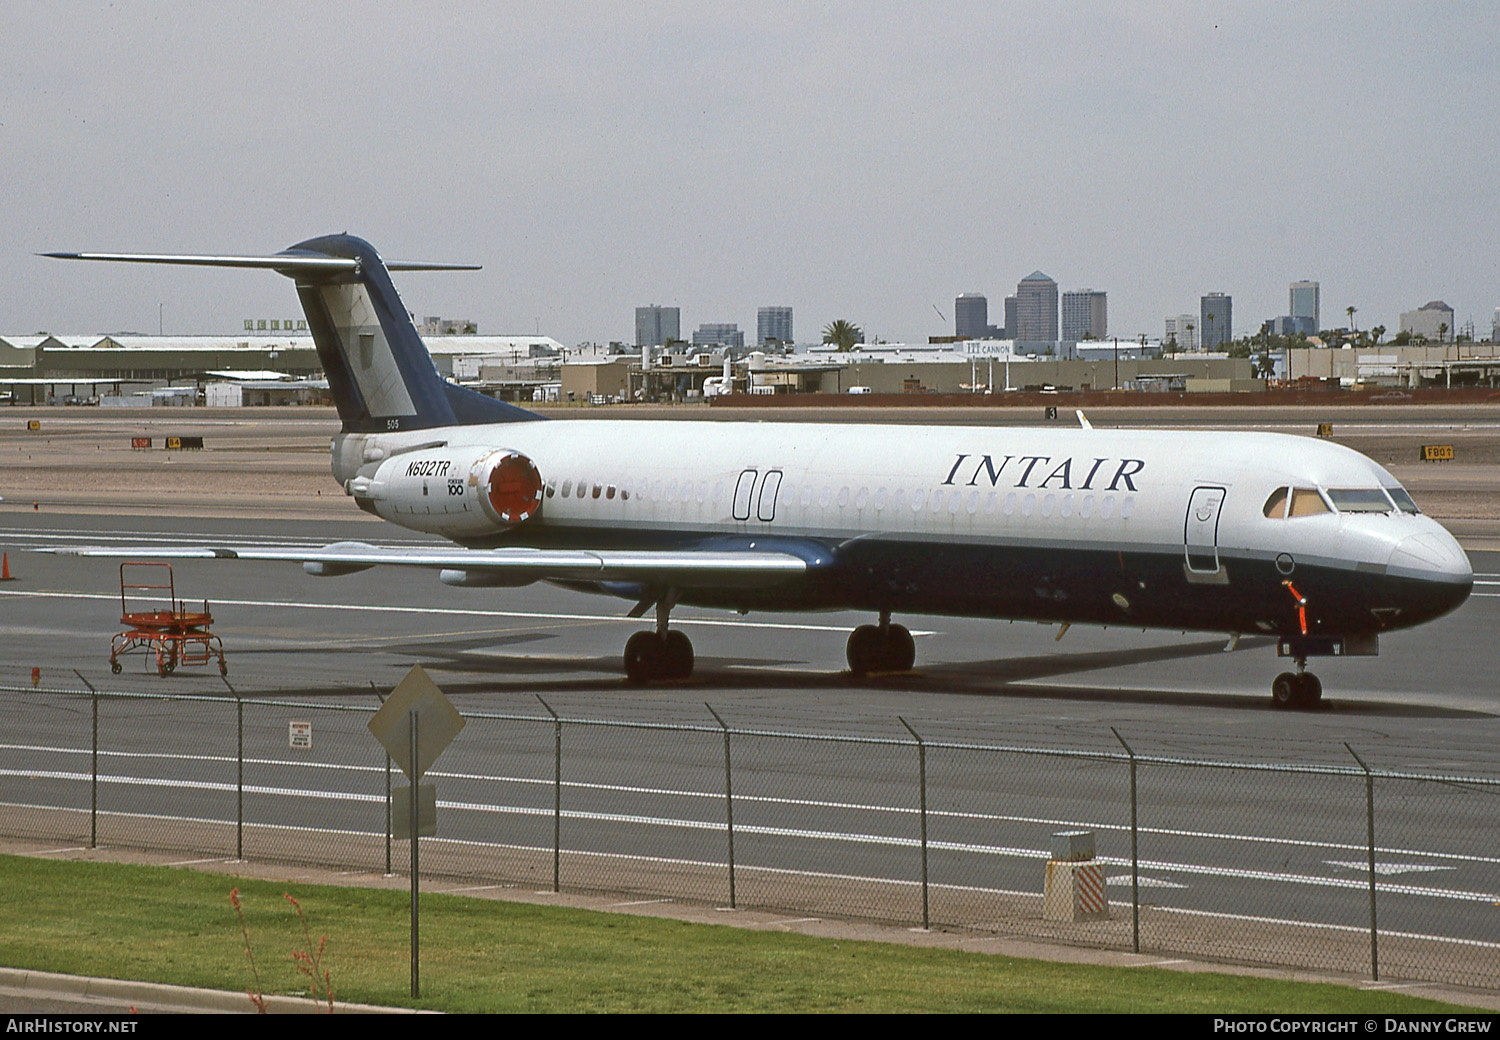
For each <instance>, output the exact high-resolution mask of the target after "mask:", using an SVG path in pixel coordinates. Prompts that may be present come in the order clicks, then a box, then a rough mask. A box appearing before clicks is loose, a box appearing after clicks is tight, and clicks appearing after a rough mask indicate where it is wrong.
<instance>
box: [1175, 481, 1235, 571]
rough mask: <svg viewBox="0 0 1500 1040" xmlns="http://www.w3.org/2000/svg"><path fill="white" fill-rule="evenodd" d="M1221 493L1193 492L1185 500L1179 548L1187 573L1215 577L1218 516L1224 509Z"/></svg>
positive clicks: (1215, 489)
mask: <svg viewBox="0 0 1500 1040" xmlns="http://www.w3.org/2000/svg"><path fill="white" fill-rule="evenodd" d="M1224 494H1225V489H1224V488H1221V487H1200V488H1194V489H1193V494H1192V497H1190V498H1189V499H1188V507H1187V519H1186V520H1185V521H1184V525H1183V547H1184V550H1185V552H1186V556H1187V569H1188V570H1189V571H1191V572H1193V573H1195V574H1217V573H1218V571H1219V514H1220V511H1221V510H1222V509H1223V506H1224Z"/></svg>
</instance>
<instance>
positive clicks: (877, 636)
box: [845, 611, 917, 675]
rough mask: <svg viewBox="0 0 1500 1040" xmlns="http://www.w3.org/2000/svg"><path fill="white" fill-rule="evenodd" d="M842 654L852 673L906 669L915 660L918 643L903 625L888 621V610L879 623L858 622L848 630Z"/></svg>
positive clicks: (909, 669) (908, 668)
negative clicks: (856, 626)
mask: <svg viewBox="0 0 1500 1040" xmlns="http://www.w3.org/2000/svg"><path fill="white" fill-rule="evenodd" d="M845 656H846V657H847V658H848V659H849V671H850V672H852V673H853V674H854V675H868V674H869V673H870V672H909V671H911V666H912V665H913V664H915V663H916V660H917V644H916V642H915V641H914V640H913V639H912V637H911V632H910V631H909V630H908V629H907V628H906V626H905V625H893V624H891V614H890V611H882V612H881V614H880V624H879V625H860V626H859V627H858V628H856V629H855V630H854V631H853V632H851V633H849V645H848V647H847V648H846V652H845Z"/></svg>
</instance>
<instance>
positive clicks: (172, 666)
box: [166, 658, 177, 675]
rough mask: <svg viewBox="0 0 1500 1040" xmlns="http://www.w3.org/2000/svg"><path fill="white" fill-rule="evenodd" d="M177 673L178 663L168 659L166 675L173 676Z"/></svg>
mask: <svg viewBox="0 0 1500 1040" xmlns="http://www.w3.org/2000/svg"><path fill="white" fill-rule="evenodd" d="M175 671H177V661H176V660H175V659H173V658H168V659H167V671H166V674H167V675H171V674H172V673H173V672H175Z"/></svg>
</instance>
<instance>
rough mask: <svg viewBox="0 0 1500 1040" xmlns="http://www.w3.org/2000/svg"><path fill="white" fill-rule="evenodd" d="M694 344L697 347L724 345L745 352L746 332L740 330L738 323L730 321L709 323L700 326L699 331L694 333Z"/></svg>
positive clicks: (735, 350)
mask: <svg viewBox="0 0 1500 1040" xmlns="http://www.w3.org/2000/svg"><path fill="white" fill-rule="evenodd" d="M693 346H695V347H723V348H724V349H726V350H730V351H734V352H737V353H738V352H743V351H744V349H745V334H744V333H743V332H741V331H740V327H739V325H737V324H729V323H712V322H710V323H707V324H703V325H699V326H698V331H697V332H695V333H693Z"/></svg>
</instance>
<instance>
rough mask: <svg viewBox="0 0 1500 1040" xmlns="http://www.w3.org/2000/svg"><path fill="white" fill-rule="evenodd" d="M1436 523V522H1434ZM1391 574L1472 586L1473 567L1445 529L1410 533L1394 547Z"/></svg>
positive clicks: (1389, 569) (1390, 566) (1389, 566)
mask: <svg viewBox="0 0 1500 1040" xmlns="http://www.w3.org/2000/svg"><path fill="white" fill-rule="evenodd" d="M1434 526H1435V525H1434ZM1387 570H1388V571H1389V572H1390V573H1393V574H1397V575H1400V576H1402V577H1411V578H1421V579H1423V580H1426V581H1441V582H1446V583H1451V584H1454V585H1463V586H1464V587H1465V588H1471V587H1472V586H1473V584H1474V568H1473V567H1472V566H1470V565H1469V557H1468V556H1467V555H1466V554H1465V553H1464V551H1463V549H1462V548H1461V547H1460V546H1459V544H1458V542H1457V541H1455V540H1454V538H1453V536H1452V535H1451V534H1449V533H1448V532H1447V531H1444V530H1443V529H1442V528H1440V527H1439V528H1436V529H1435V530H1431V531H1424V532H1422V533H1421V534H1414V535H1410V536H1408V537H1406V538H1404V539H1402V540H1401V542H1400V543H1398V544H1397V546H1396V548H1395V549H1393V550H1391V559H1390V562H1389V563H1388V564H1387Z"/></svg>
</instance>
